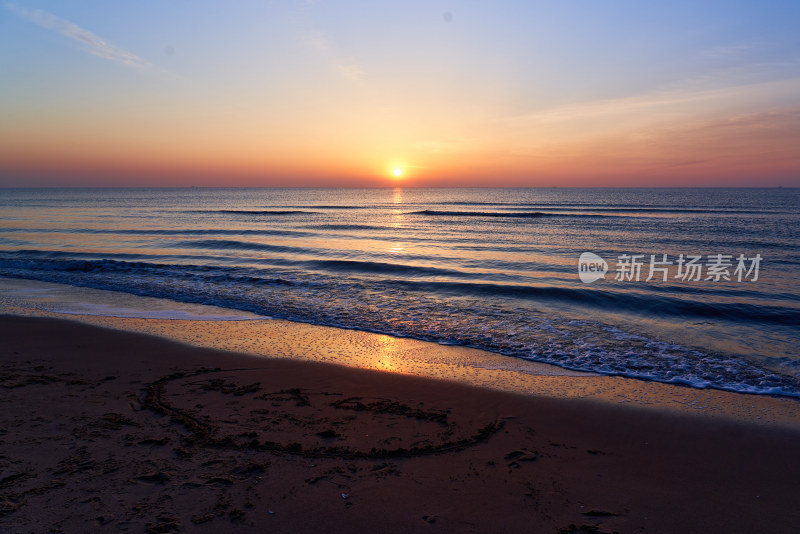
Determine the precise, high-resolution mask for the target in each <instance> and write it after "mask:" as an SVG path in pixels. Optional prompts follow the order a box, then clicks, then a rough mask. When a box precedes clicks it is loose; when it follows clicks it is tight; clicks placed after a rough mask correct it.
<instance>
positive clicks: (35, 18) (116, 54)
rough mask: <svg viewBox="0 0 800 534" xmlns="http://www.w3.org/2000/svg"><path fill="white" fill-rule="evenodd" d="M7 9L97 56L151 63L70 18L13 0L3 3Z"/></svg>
mask: <svg viewBox="0 0 800 534" xmlns="http://www.w3.org/2000/svg"><path fill="white" fill-rule="evenodd" d="M3 5H4V6H5V8H6V9H8V10H9V11H11V12H12V13H14V14H16V15H17V16H19V17H20V18H23V19H25V20H28V21H30V22H32V23H34V24H36V25H38V26H41V27H42V28H46V29H48V30H52V31H54V32H58V33H60V34H61V35H63V36H65V37H69V38H70V39H72V40H74V41H77V42H79V43H81V44H82V45H84V46H85V47H86V50H87V51H88V52H89V53H91V54H94V55H95V56H98V57H101V58H104V59H108V60H111V61H116V62H117V63H122V64H125V65H130V66H132V67H149V66H150V63H148V62H147V61H145V60H144V59H142V58H140V57H139V56H137V55H135V54H131V53H130V52H128V51H126V50H123V49H121V48H119V47H117V46H114V45H113V44H111V43H109V42H108V41H105V40H104V39H101V38H100V37H98V36H97V35H95V34H93V33H92V32H90V31H89V30H86V29H84V28H81V27H80V26H78V25H77V24H74V23H72V22H70V21H68V20H65V19H62V18H61V17H57V16H55V15H53V14H52V13H48V12H47V11H42V10H41V9H26V8H24V7H20V6H18V5H16V4H13V3H11V2H5V3H4V4H3Z"/></svg>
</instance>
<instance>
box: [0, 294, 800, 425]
mask: <svg viewBox="0 0 800 534" xmlns="http://www.w3.org/2000/svg"><path fill="white" fill-rule="evenodd" d="M95 291H97V290H95ZM102 293H111V292H102ZM126 297H127V298H129V299H134V300H137V299H145V300H146V301H147V303H148V304H149V301H152V300H161V299H150V298H146V297H145V298H142V297H135V296H132V295H126ZM212 309H214V308H212ZM219 310H223V311H224V310H225V309H223V308H219ZM231 312H233V310H231ZM3 313H5V314H11V315H18V316H25V317H49V318H55V319H63V320H67V321H76V322H81V323H84V324H89V325H94V326H99V327H102V328H110V329H114V330H119V331H123V332H136V333H141V334H146V335H154V336H157V337H161V338H164V339H168V340H172V341H176V342H179V343H184V344H187V345H190V346H194V347H200V348H210V349H216V350H222V351H228V352H234V353H240V354H248V355H251V356H259V357H263V358H279V359H290V360H301V361H311V362H324V363H332V364H335V365H343V366H347V367H351V368H357V369H372V370H377V371H384V372H389V373H394V374H400V375H410V376H418V377H423V378H432V379H442V380H447V381H453V382H456V383H460V384H465V385H468V386H473V387H479V388H488V389H492V390H498V391H505V392H512V393H521V394H524V395H532V396H537V397H548V398H561V399H584V400H592V401H595V402H600V403H607V404H612V405H625V406H631V407H634V408H638V409H643V410H654V411H667V412H671V413H681V414H689V415H694V416H698V417H703V418H714V419H716V418H720V419H731V420H734V421H742V422H746V423H750V424H761V425H766V426H775V425H778V426H786V427H790V428H795V429H800V399H795V398H791V397H783V396H773V395H764V394H751V393H742V392H733V391H724V390H718V389H713V388H705V389H700V388H697V387H693V386H686V385H681V384H668V383H663V382H655V381H648V380H642V379H636V378H629V377H621V376H610V375H601V374H596V373H588V372H583V371H571V370H568V369H564V368H561V367H558V366H555V365H552V364H547V363H539V362H532V361H528V360H522V359H518V358H513V357H510V356H503V355H500V354H496V353H493V352H487V351H483V350H480V349H475V348H470V347H464V346H459V345H441V344H438V343H433V342H429V341H421V340H417V339H413V338H398V337H394V336H390V335H386V334H378V333H373V332H366V331H361V330H350V329H345V328H338V327H331V326H322V325H315V324H309V323H300V322H294V321H287V320H283V319H272V318H259V319H235V320H215V319H212V320H203V319H197V318H193V319H163V318H129V317H109V316H104V315H82V314H79V313H58V312H53V311H47V310H43V309H39V308H34V307H32V306H25V305H22V306H20V305H14V304H13V303H10V302H5V303H2V302H0V314H3Z"/></svg>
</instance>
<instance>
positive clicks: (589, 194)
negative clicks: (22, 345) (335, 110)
mask: <svg viewBox="0 0 800 534" xmlns="http://www.w3.org/2000/svg"><path fill="white" fill-rule="evenodd" d="M0 277H1V278H0V282H3V281H4V282H5V285H3V284H2V283H0V288H5V289H0V291H5V292H6V293H7V294H6V297H9V296H10V293H9V291H10V290H9V289H8V288H14V287H16V288H17V289H19V287H28V286H19V285H17V286H15V285H14V283H15V282H20V281H38V282H48V283H57V284H66V285H68V286H71V287H75V288H94V289H100V290H109V291H113V292H117V293H114V294H118V295H123V294H131V295H139V296H146V297H157V298H158V299H162V300H160V301H159V302H162V303H167V304H166V305H161V306H160V308H161V312H162V313H166V316H167V317H170V315H169V309H170V304H169V303H174V304H175V306H174V309H175V310H181V309H182V308H181V307H180V305H181V304H207V305H213V306H216V307H219V308H222V309H226V310H230V311H231V312H230V316H229V317H223V318H236V317H237V313H238V312H241V313H242V314H247V315H243V316H245V317H250V316H252V315H256V316H260V317H269V318H275V319H286V320H290V321H299V322H304V323H312V324H318V325H326V326H334V327H339V328H345V329H355V330H365V331H370V332H378V333H383V334H389V335H392V336H399V337H410V338H416V339H420V340H426V341H432V342H436V343H440V344H449V345H463V346H468V347H474V348H479V349H483V350H486V351H491V352H494V353H497V354H501V355H504V356H506V357H507V358H508V359H509V360H508V361H509V362H514V361H516V360H515V359H525V360H530V361H536V362H543V363H548V364H553V365H556V366H560V367H562V368H565V369H570V370H577V371H586V372H591V373H598V374H604V375H616V376H623V377H629V378H634V379H641V380H648V381H657V382H665V383H672V384H680V385H685V386H688V387H696V388H715V389H720V390H728V391H735V392H742V393H749V394H762V395H775V396H785V397H800V289H798V284H800V189H794V188H771V189H749V188H748V189H724V188H713V189H654V188H631V189H591V188H554V189H539V188H528V189H505V188H504V189H480V188H478V189H471V188H448V189H423V188H406V187H396V188H376V189H275V188H268V189H216V188H196V187H193V188H182V189H155V188H154V189H107V188H102V189H0ZM31 287H34V289H35V286H31ZM34 289H31V290H30V291H34ZM15 294H16V295H17V296H19V291H17V293H15ZM2 296H3V295H2V294H0V297H2ZM90 304H91V303H88V302H87V303H86V306H85V307H84V308H83V309H82V313H98V314H109V315H114V313H115V309H114V303H113V299H111V302H106V303H105V304H103V305H102V306H95V307H94V308H93V307H92V306H91V305H90ZM87 310H88V311H87ZM164 310H166V311H164ZM55 311H59V310H55ZM61 311H63V310H61ZM117 311H119V310H117ZM120 313H121V312H120ZM173 317H174V318H180V314H179V313H178V311H176V312H175V315H174V316H173Z"/></svg>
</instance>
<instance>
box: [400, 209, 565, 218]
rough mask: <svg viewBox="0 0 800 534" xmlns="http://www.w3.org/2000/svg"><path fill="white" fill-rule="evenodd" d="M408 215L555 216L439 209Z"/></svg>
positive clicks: (531, 213) (537, 212) (536, 212)
mask: <svg viewBox="0 0 800 534" xmlns="http://www.w3.org/2000/svg"><path fill="white" fill-rule="evenodd" d="M408 215H430V216H433V217H508V218H519V219H534V218H539V217H549V216H553V214H551V213H542V212H540V211H533V212H524V213H508V212H499V211H439V210H420V211H411V212H409V213H408Z"/></svg>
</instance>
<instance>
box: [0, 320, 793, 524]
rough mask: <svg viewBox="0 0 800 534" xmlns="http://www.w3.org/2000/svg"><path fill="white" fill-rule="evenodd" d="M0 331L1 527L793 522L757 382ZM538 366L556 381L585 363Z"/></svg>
mask: <svg viewBox="0 0 800 534" xmlns="http://www.w3.org/2000/svg"><path fill="white" fill-rule="evenodd" d="M0 339H2V344H0V365H1V366H0V391H2V395H1V396H0V406H2V411H0V419H2V424H0V529H1V530H4V531H11V532H31V531H37V532H38V531H64V532H89V531H95V530H96V531H131V532H142V531H149V532H172V531H175V532H177V531H192V532H226V531H234V530H235V531H237V532H265V531H274V532H311V531H321V532H360V531H361V532H434V531H435V532H512V531H513V532H520V531H523V532H553V533H557V532H598V533H611V532H620V533H626V532H647V533H651V532H781V531H783V532H790V531H792V530H793V528H795V527H796V525H798V524H800V511H798V508H797V506H796V500H797V495H798V492H799V491H800V462H798V461H797V458H798V457H800V430H798V427H797V425H794V424H787V421H788V422H789V423H791V422H792V417H791V414H792V413H794V414H795V416H796V413H797V410H796V406H797V405H796V403H794V401H785V400H778V399H766V400H764V401H761V400H759V401H758V402H755V404H756V405H758V406H759V407H760V408H759V409H760V410H761V411H762V412H768V411H769V409H768V406H769V405H770V403H771V402H772V401H774V403H773V404H774V405H775V406H780V407H781V409H782V410H784V411H785V412H786V413H788V414H789V416H787V417H782V418H780V421H779V424H778V423H775V424H757V423H755V422H753V420H752V418H748V417H739V418H737V417H710V416H709V415H708V414H707V415H703V414H701V413H700V412H698V411H697V410H695V411H692V412H691V413H683V412H680V411H676V410H671V409H658V403H657V402H656V403H654V404H652V405H651V406H650V408H648V409H638V408H634V407H629V406H626V405H625V404H620V403H619V402H606V401H604V399H603V398H602V397H603V396H602V395H599V394H598V395H585V396H583V398H581V397H580V396H579V395H571V396H570V395H565V396H564V397H565V398H559V397H558V395H557V394H555V393H554V392H552V391H551V394H527V395H524V394H520V393H513V392H502V391H496V390H491V389H486V388H478V387H474V386H469V385H465V384H461V383H457V382H454V381H437V380H434V379H431V378H422V377H416V376H409V375H407V374H401V373H400V372H379V371H375V370H365V369H355V368H348V367H343V366H340V365H331V364H326V363H321V362H308V361H297V360H291V359H266V358H259V357H255V356H250V355H244V354H236V353H231V352H223V351H220V350H215V349H210V348H200V347H193V346H190V345H187V344H182V343H176V342H171V341H167V340H165V339H161V338H156V337H151V336H146V335H142V334H136V333H130V332H121V331H118V330H110V329H103V328H98V327H95V326H90V325H86V324H80V323H77V322H71V321H64V320H56V319H50V318H35V317H17V316H2V317H0ZM303 343H304V340H303V339H302V338H297V339H296V340H295V342H294V343H293V346H295V347H301V346H302V345H303ZM548 380H549V381H550V382H549V383H550V384H551V385H550V386H548V387H551V388H555V389H557V387H556V386H553V384H556V385H557V384H558V383H560V382H564V383H566V382H568V381H570V380H571V381H573V382H574V381H581V380H584V379H583V378H581V377H570V376H558V377H547V379H545V378H543V379H542V381H543V382H547V381H548ZM650 386H652V387H650ZM636 387H639V388H641V391H642V392H643V393H642V395H643V396H646V395H647V394H648V392H649V394H650V395H651V396H653V397H658V396H659V395H660V392H662V391H666V389H664V387H662V385H657V384H647V383H639V385H637V386H636ZM542 388H544V389H546V388H545V386H542ZM682 389H684V390H688V388H682ZM548 391H549V390H548ZM694 394H695V393H692V394H691V395H694ZM699 394H700V393H697V395H699ZM691 395H689V396H691ZM730 395H733V397H731V399H740V402H741V403H742V404H748V403H751V400H752V397H751V396H745V395H734V394H730ZM714 398H716V397H714ZM726 398H727V397H726ZM606 400H607V399H606ZM728 403H729V404H731V403H735V401H729V402H728ZM631 404H632V403H631ZM765 406H766V407H767V408H765ZM711 415H713V414H711ZM757 420H759V421H761V420H762V419H757Z"/></svg>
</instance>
